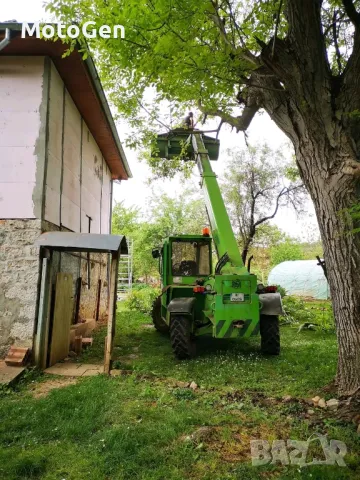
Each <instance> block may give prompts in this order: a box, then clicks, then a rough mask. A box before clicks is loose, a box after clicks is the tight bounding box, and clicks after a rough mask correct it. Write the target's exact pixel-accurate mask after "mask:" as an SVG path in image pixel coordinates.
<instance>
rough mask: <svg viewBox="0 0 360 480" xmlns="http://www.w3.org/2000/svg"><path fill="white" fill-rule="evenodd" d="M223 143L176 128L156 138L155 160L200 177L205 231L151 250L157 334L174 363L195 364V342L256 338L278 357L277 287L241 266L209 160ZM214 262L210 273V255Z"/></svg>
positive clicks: (175, 238)
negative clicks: (163, 336)
mask: <svg viewBox="0 0 360 480" xmlns="http://www.w3.org/2000/svg"><path fill="white" fill-rule="evenodd" d="M219 146H220V142H219V140H217V139H214V138H212V137H209V136H206V135H204V133H203V132H201V131H198V130H189V129H176V130H172V131H171V132H169V133H166V134H161V135H159V136H158V137H157V150H156V152H153V153H152V155H153V156H157V157H160V158H166V159H171V158H175V157H179V156H180V157H181V158H182V159H183V160H185V161H195V162H196V164H197V166H198V168H199V171H200V175H201V183H200V185H201V187H202V190H203V193H204V197H205V204H206V210H207V214H208V218H209V223H210V228H211V236H210V230H209V228H204V229H203V232H202V235H180V236H172V237H169V238H167V239H166V240H165V242H164V244H163V245H162V247H160V248H154V249H153V252H152V254H153V257H154V258H158V259H159V270H160V276H161V284H162V285H161V286H162V294H161V295H160V296H159V297H158V298H157V300H156V301H155V302H154V305H153V310H152V318H153V322H154V325H155V328H156V329H157V330H158V331H159V332H162V333H170V340H171V345H172V348H173V351H174V353H175V356H176V357H177V358H179V359H186V358H191V357H194V355H195V352H196V349H195V343H196V337H198V336H200V335H212V336H213V337H215V338H234V337H243V338H247V337H250V336H252V335H256V334H258V333H259V332H260V336H261V351H262V352H263V353H265V354H269V355H278V354H279V353H280V335H279V321H278V315H280V314H282V313H283V310H282V303H281V297H280V294H279V293H277V292H276V287H264V286H263V285H261V284H258V283H257V277H256V275H254V274H252V273H250V265H249V266H248V268H246V267H245V265H244V263H243V261H242V258H241V255H240V252H239V247H238V245H237V242H236V239H235V235H234V232H233V230H232V227H231V224H230V220H229V217H228V214H227V211H226V208H225V204H224V200H223V198H222V195H221V192H220V188H219V185H218V182H217V178H216V175H215V173H214V172H213V170H212V168H211V164H210V160H217V159H218V156H219ZM213 246H214V247H215V250H216V254H217V258H218V261H217V263H216V265H215V266H214V268H213V265H212V250H213Z"/></svg>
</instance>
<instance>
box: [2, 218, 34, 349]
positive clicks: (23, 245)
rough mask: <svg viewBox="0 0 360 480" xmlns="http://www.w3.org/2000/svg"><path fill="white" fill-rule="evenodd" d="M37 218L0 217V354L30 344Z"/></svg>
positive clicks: (32, 322) (32, 331) (31, 338)
mask: <svg viewBox="0 0 360 480" xmlns="http://www.w3.org/2000/svg"><path fill="white" fill-rule="evenodd" d="M40 233H41V222H40V220H0V357H2V356H4V355H5V354H6V353H7V350H8V348H9V347H10V345H12V344H13V343H15V342H16V344H17V345H19V346H28V347H31V345H32V340H33V334H34V326H35V319H36V309H37V291H38V284H39V268H40V265H39V249H38V248H37V247H34V241H35V239H36V238H37V237H38V236H39V235H40Z"/></svg>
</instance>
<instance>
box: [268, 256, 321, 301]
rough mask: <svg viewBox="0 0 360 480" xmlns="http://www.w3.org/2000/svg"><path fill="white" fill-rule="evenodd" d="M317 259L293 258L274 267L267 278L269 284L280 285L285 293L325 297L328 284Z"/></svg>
mask: <svg viewBox="0 0 360 480" xmlns="http://www.w3.org/2000/svg"><path fill="white" fill-rule="evenodd" d="M317 263H318V261H317V260H295V261H289V262H283V263H280V264H279V265H276V267H274V268H273V269H272V270H271V272H270V274H269V278H268V284H269V285H280V286H281V287H283V288H285V290H286V293H287V295H299V296H301V297H312V298H317V299H321V300H322V299H327V298H329V296H330V292H329V285H328V283H327V280H326V278H325V275H324V272H323V270H322V268H321V267H320V266H319V265H317Z"/></svg>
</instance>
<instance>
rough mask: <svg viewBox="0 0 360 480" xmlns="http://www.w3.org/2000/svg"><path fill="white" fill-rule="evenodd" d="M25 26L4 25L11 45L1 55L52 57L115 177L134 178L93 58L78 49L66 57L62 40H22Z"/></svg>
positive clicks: (0, 32)
mask: <svg viewBox="0 0 360 480" xmlns="http://www.w3.org/2000/svg"><path fill="white" fill-rule="evenodd" d="M29 25H32V24H29ZM21 27H22V24H21V23H11V22H9V23H0V42H1V41H2V40H3V39H4V38H5V34H6V30H10V32H11V35H10V42H9V43H8V44H7V45H6V46H5V47H4V48H3V49H2V50H1V51H0V55H7V56H48V57H50V58H51V60H52V61H53V62H54V65H55V66H56V68H57V70H58V72H59V74H60V76H61V78H62V80H63V81H64V83H65V86H66V88H67V90H68V92H69V94H70V95H71V97H72V99H73V101H74V103H75V105H76V107H77V108H78V110H79V112H80V114H81V116H82V117H83V118H84V120H85V122H86V124H87V126H88V128H89V130H90V132H91V133H92V135H93V137H94V139H95V141H96V143H97V144H98V146H99V148H100V151H101V153H102V154H103V156H104V159H105V161H106V163H107V164H108V166H109V168H110V171H111V174H112V178H113V179H118V180H127V179H128V178H129V177H131V176H132V175H131V171H130V168H129V165H128V163H127V159H126V155H125V152H124V149H123V147H122V145H121V142H120V139H119V135H118V133H117V129H116V126H115V123H114V119H113V117H112V114H111V111H110V108H109V104H108V102H107V100H106V96H105V93H104V90H103V88H102V85H101V82H100V79H99V76H98V73H97V70H96V68H95V64H94V62H93V60H92V58H91V57H90V56H88V57H87V58H86V60H83V58H82V55H81V53H79V51H78V50H77V48H75V49H74V51H73V52H72V53H71V54H70V55H69V56H67V57H65V58H63V54H64V53H65V52H66V50H67V49H68V46H67V45H66V44H63V43H62V42H61V40H57V41H54V42H53V41H45V40H44V39H41V38H36V37H35V36H34V37H32V36H31V37H29V36H27V37H25V38H21Z"/></svg>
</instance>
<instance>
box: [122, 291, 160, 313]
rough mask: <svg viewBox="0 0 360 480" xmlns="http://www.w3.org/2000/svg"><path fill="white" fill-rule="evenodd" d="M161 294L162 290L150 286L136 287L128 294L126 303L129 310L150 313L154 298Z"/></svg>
mask: <svg viewBox="0 0 360 480" xmlns="http://www.w3.org/2000/svg"><path fill="white" fill-rule="evenodd" d="M159 295H160V290H159V289H157V288H153V287H149V286H147V287H146V288H141V289H134V290H132V291H131V292H129V293H128V294H127V296H126V299H125V302H124V305H125V307H126V308H128V309H129V310H135V311H137V312H141V313H147V314H149V313H150V312H151V309H152V305H153V303H154V300H155V299H156V298H157V297H158V296H159Z"/></svg>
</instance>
